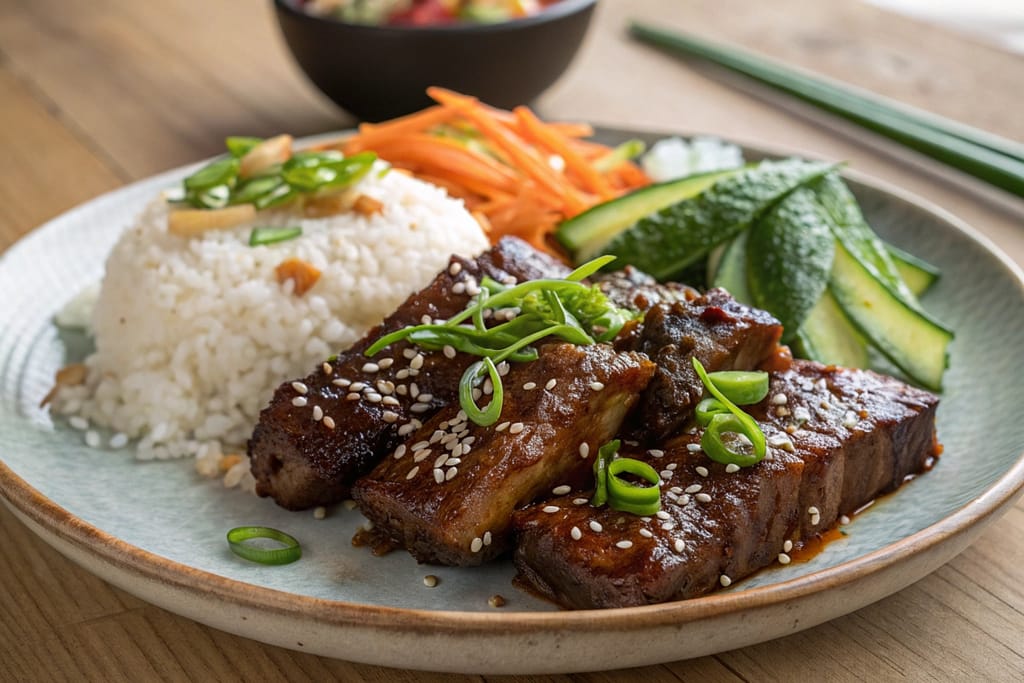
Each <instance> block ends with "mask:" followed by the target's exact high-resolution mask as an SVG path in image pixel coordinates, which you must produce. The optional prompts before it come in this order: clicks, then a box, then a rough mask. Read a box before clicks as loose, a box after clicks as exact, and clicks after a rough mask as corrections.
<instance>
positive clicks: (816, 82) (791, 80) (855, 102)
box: [630, 22, 1024, 197]
mask: <svg viewBox="0 0 1024 683" xmlns="http://www.w3.org/2000/svg"><path fill="white" fill-rule="evenodd" d="M630 32H631V33H632V35H633V36H634V37H635V38H637V39H638V40H640V41H642V42H646V43H650V44H652V45H656V46H658V47H661V48H665V49H667V50H668V51H669V52H671V53H674V54H679V55H686V56H697V57H701V58H703V59H706V60H708V61H710V62H712V63H714V64H718V65H720V66H723V67H725V68H727V69H730V70H732V71H735V72H737V73H741V74H743V75H745V76H748V77H750V78H753V79H755V80H757V81H760V82H762V83H766V84H768V85H770V86H772V87H774V88H775V89H777V90H781V91H783V92H786V93H789V94H790V95H794V96H795V97H798V98H800V99H801V100H803V101H805V102H808V103H810V104H813V105H816V106H818V107H820V108H822V109H824V110H826V111H829V112H831V113H833V114H836V115H838V116H840V117H842V118H844V119H846V120H848V121H852V122H854V123H857V124H859V125H861V126H863V127H865V128H867V129H869V130H872V131H874V132H876V133H879V134H881V135H884V136H886V137H888V138H890V139H892V140H895V141H897V142H899V143H902V144H903V145H905V146H907V147H910V148H911V149H914V150H916V151H918V152H921V153H922V154H926V155H927V156H930V157H932V158H933V159H936V160H938V161H940V162H942V163H945V164H947V165H948V166H951V167H953V168H956V169H959V170H960V171H963V172H964V173H967V174H970V175H972V176H974V177H976V178H979V179H981V180H984V181H985V182H988V183H989V184H991V185H994V186H996V187H999V188H1002V189H1003V190H1006V191H1007V192H1010V193H1011V194H1014V195H1016V196H1017V197H1024V145H1022V144H1020V143H1018V142H1015V141H1013V140H1009V139H1006V138H1003V137H1000V136H998V135H994V134H992V133H988V132H985V131H982V130H978V129H977V128H973V127H971V126H967V125H964V124H962V123H957V122H956V121H952V120H950V119H946V118H943V117H941V116H937V115H935V114H931V113H928V112H925V111H922V110H920V109H915V108H913V107H910V106H906V105H901V104H896V103H894V102H892V101H890V100H887V99H885V98H882V97H879V96H877V95H871V94H868V93H864V92H859V91H858V90H857V89H855V88H852V87H848V86H842V85H839V84H836V83H833V82H830V81H828V80H825V79H822V78H817V77H814V76H810V75H807V74H804V73H802V72H800V71H797V70H794V69H792V68H790V67H786V66H783V65H781V64H778V63H776V62H772V61H769V60H767V59H764V58H762V57H757V56H754V55H752V54H750V53H747V52H744V51H742V50H738V49H735V48H730V47H722V46H719V45H715V44H714V43H710V42H708V41H705V40H701V39H699V38H695V37H693V36H690V35H686V34H682V33H676V32H673V31H666V30H664V29H660V28H655V27H653V26H649V25H646V24H643V23H638V22H634V23H632V24H631V25H630Z"/></svg>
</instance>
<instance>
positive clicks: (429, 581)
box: [423, 574, 440, 588]
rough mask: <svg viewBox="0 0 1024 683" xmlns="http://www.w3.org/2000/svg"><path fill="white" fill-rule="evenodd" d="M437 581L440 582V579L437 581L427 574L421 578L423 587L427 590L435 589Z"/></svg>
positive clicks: (434, 577)
mask: <svg viewBox="0 0 1024 683" xmlns="http://www.w3.org/2000/svg"><path fill="white" fill-rule="evenodd" d="M439 581H440V579H438V578H437V577H436V576H434V575H433V574H427V575H426V576H424V577H423V585H424V586H426V587H427V588H433V587H435V586H436V585H437V584H438V582H439Z"/></svg>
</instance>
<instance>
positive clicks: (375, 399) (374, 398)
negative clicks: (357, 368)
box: [366, 391, 384, 403]
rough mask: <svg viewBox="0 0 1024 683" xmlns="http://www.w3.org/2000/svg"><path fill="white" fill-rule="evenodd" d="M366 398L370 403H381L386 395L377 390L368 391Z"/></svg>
mask: <svg viewBox="0 0 1024 683" xmlns="http://www.w3.org/2000/svg"><path fill="white" fill-rule="evenodd" d="M366 400H367V401H369V402H370V403H380V402H381V401H383V400H384V397H383V396H381V395H380V394H378V393H377V392H376V391H368V392H366Z"/></svg>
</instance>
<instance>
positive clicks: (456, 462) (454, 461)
mask: <svg viewBox="0 0 1024 683" xmlns="http://www.w3.org/2000/svg"><path fill="white" fill-rule="evenodd" d="M444 464H445V467H455V466H456V465H460V464H462V459H461V458H448V459H447V460H445V461H444Z"/></svg>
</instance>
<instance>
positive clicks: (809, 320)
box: [795, 289, 871, 368]
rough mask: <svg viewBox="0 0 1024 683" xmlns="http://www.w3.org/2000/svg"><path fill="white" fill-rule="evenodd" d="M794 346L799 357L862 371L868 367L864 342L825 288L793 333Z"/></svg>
mask: <svg viewBox="0 0 1024 683" xmlns="http://www.w3.org/2000/svg"><path fill="white" fill-rule="evenodd" d="M795 346H796V351H797V354H798V355H799V356H801V357H803V358H810V359H811V360H816V361H819V362H821V363H825V364H827V365H840V366H842V367H844V368H866V367H869V366H870V364H871V362H870V358H869V357H868V343H867V340H866V339H865V338H864V335H862V334H861V333H860V330H858V329H857V328H856V327H854V325H853V323H851V322H850V319H849V318H847V317H846V314H845V313H843V309H842V308H840V306H839V303H838V302H837V301H836V298H835V297H834V296H833V295H832V292H830V291H829V290H827V289H826V290H825V291H824V292H823V293H822V295H821V298H820V299H818V303H816V304H815V305H814V308H812V309H811V310H810V312H808V313H807V317H806V318H805V319H804V324H803V325H801V326H800V329H799V330H797V333H796V343H795Z"/></svg>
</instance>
